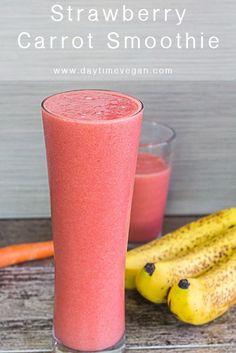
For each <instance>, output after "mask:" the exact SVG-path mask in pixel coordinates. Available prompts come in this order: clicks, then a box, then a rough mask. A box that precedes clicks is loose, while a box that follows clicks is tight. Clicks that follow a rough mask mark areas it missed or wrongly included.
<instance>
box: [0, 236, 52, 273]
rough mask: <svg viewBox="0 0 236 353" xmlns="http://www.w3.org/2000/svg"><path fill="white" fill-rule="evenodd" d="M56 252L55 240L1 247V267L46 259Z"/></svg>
mask: <svg viewBox="0 0 236 353" xmlns="http://www.w3.org/2000/svg"><path fill="white" fill-rule="evenodd" d="M53 254H54V250H53V242H52V241H44V242H39V243H25V244H15V245H10V246H6V247H4V248H0V267H6V266H9V265H15V264H18V263H20V262H25V261H31V260H39V259H45V258H47V257H51V256H53Z"/></svg>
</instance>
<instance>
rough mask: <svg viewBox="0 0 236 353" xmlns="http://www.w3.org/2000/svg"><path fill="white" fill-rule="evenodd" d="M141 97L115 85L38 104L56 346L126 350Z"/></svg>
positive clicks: (67, 349) (61, 95)
mask: <svg viewBox="0 0 236 353" xmlns="http://www.w3.org/2000/svg"><path fill="white" fill-rule="evenodd" d="M142 113H143V105H142V103H141V102H140V101H139V100H137V99H135V98H133V97H130V96H126V95H124V94H121V93H118V92H112V91H101V90H81V91H70V92H64V93H59V94H56V95H54V96H51V97H48V98H46V99H45V100H44V101H43V103H42V115H43V125H44V134H45V142H46V151H47V162H48V176H49V186H50V196H51V212H52V229H53V239H54V246H55V302H54V351H55V352H71V351H73V352H74V350H76V351H85V352H94V351H103V350H106V351H107V350H108V351H112V352H113V351H115V352H120V351H123V349H124V332H125V315H124V272H125V254H126V248H127V240H128V230H129V219H130V208H131V199H132V192H133V183H134V175H135V167H136V160H137V152H138V144H139V135H140V128H141V120H142Z"/></svg>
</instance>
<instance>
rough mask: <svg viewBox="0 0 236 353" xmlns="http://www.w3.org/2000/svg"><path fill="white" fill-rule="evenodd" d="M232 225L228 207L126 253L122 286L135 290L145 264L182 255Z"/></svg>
mask: <svg viewBox="0 0 236 353" xmlns="http://www.w3.org/2000/svg"><path fill="white" fill-rule="evenodd" d="M235 224H236V208H229V209H225V210H222V211H220V212H217V213H215V214H212V215H209V216H207V217H204V218H201V219H199V220H197V221H195V222H192V223H190V224H187V225H185V226H184V227H181V228H179V229H177V230H176V231H174V232H172V233H169V234H167V235H165V236H164V237H162V238H160V239H157V240H154V241H152V242H150V243H147V244H145V245H143V246H140V247H138V248H135V249H133V250H130V251H128V253H127V256H126V272H125V286H126V288H127V289H134V288H135V277H136V275H137V272H138V271H139V270H141V268H142V267H143V266H144V265H145V264H146V263H148V262H156V261H159V260H167V259H172V258H174V257H176V256H182V255H184V254H186V253H187V252H188V251H189V250H192V249H193V248H195V247H196V246H199V245H200V244H202V243H203V242H204V241H206V240H210V239H212V238H213V237H214V236H216V235H217V234H219V236H222V233H223V232H225V231H227V229H228V228H230V227H231V226H234V225H235Z"/></svg>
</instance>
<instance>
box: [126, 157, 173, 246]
mask: <svg viewBox="0 0 236 353" xmlns="http://www.w3.org/2000/svg"><path fill="white" fill-rule="evenodd" d="M170 173H171V169H170V166H168V164H167V163H166V162H165V161H164V160H163V159H161V158H160V157H157V156H155V155H152V154H142V153H140V154H139V155H138V162H137V170H136V176H135V184H134V194H133V201H132V211H131V220H130V232H129V242H130V243H142V242H147V241H150V240H153V239H154V238H156V237H157V236H158V235H159V234H160V232H161V228H162V222H163V215H164V211H165V206H166V199H167V194H168V187H169V179H170Z"/></svg>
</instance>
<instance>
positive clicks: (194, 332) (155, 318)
mask: <svg viewBox="0 0 236 353" xmlns="http://www.w3.org/2000/svg"><path fill="white" fill-rule="evenodd" d="M191 219H193V218H189V217H180V218H175V217H174V218H172V217H168V218H166V220H165V229H166V231H167V230H172V229H175V228H176V227H177V226H179V225H182V224H184V223H186V222H189V221H190V220H191ZM24 228H25V229H26V233H24ZM0 229H1V232H0V244H1V245H4V244H7V243H12V242H15V241H16V239H17V241H19V242H20V241H32V240H33V239H37V240H43V239H48V238H49V237H50V222H49V221H48V220H13V221H3V220H2V221H0ZM53 277H54V268H53V261H52V260H51V259H48V260H43V261H34V262H31V263H28V264H22V265H19V266H12V267H8V268H5V269H1V270H0V313H1V315H0V353H3V352H4V353H8V352H11V353H13V352H15V353H21V352H26V351H27V352H28V353H48V352H50V349H51V330H52V314H53V313H52V311H53ZM235 315H236V307H235V308H233V309H231V310H230V311H229V312H228V313H226V314H225V315H224V316H223V317H221V318H220V319H218V320H216V321H215V322H213V323H211V324H209V325H205V326H202V327H193V326H189V325H185V324H183V323H180V322H179V321H178V320H177V319H176V318H175V317H173V316H172V315H171V314H170V313H169V312H168V310H167V308H166V306H164V305H161V306H158V305H153V304H151V303H149V302H147V301H146V300H144V299H143V298H142V297H141V296H139V295H138V293H136V292H135V291H128V292H127V293H126V322H127V352H129V351H130V352H133V353H138V352H140V351H142V352H144V353H151V352H155V353H168V352H169V351H171V352H173V353H187V352H190V351H191V352H193V353H235V352H236V335H235V332H236V322H235Z"/></svg>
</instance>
